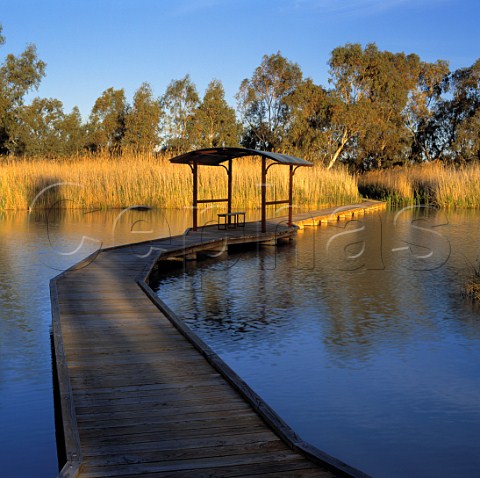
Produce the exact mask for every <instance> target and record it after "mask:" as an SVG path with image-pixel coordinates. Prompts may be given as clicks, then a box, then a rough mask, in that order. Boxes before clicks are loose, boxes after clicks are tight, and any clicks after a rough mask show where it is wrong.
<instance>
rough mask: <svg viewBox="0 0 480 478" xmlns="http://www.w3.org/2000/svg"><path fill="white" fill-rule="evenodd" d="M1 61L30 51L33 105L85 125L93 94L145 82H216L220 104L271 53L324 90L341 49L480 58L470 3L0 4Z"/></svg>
mask: <svg viewBox="0 0 480 478" xmlns="http://www.w3.org/2000/svg"><path fill="white" fill-rule="evenodd" d="M0 23H1V24H2V25H3V33H4V36H5V37H6V39H7V42H6V44H5V45H3V47H0V59H2V60H3V58H4V57H5V55H6V54H7V53H14V54H19V53H20V52H21V51H22V50H23V49H24V48H25V46H26V45H27V44H28V43H34V44H36V45H37V49H38V55H39V57H40V58H41V59H42V60H44V61H45V62H46V63H47V70H46V78H44V79H43V81H42V84H41V87H40V89H39V90H38V92H36V93H35V95H38V96H42V97H53V98H57V99H59V100H61V101H62V102H63V104H64V107H65V111H66V112H69V111H70V110H71V108H72V107H73V106H75V105H77V106H78V107H79V108H80V111H81V113H82V116H83V118H84V119H87V117H88V115H89V113H90V110H91V108H92V106H93V104H94V102H95V100H96V98H98V97H99V96H100V95H101V93H102V92H103V91H104V90H105V89H107V88H109V87H114V88H124V89H125V92H126V95H127V99H128V101H131V99H132V96H133V93H134V92H135V90H136V89H137V88H138V87H139V86H140V84H141V83H142V82H144V81H147V82H149V83H150V84H151V85H152V88H153V91H154V94H155V95H156V96H160V95H162V94H163V93H164V92H165V88H166V87H167V85H168V83H169V82H170V81H171V80H172V79H180V78H182V77H183V76H184V75H185V74H186V73H189V74H190V76H191V78H192V80H193V82H194V83H195V84H196V86H197V88H198V90H199V93H200V94H201V95H203V93H204V90H205V88H206V86H207V85H208V83H209V82H210V80H212V79H214V78H216V79H219V80H221V81H222V83H223V85H224V87H225V90H226V95H227V101H228V102H229V103H230V104H231V105H232V106H236V102H235V99H234V96H235V93H236V92H237V91H238V88H239V86H240V82H241V81H242V79H243V78H246V77H251V75H252V73H253V71H254V69H255V68H256V67H257V66H258V65H259V64H260V62H261V60H262V56H263V55H264V54H272V53H276V52H277V51H280V52H281V53H282V54H283V55H284V56H286V57H287V58H288V59H289V60H291V61H294V62H296V63H298V64H299V65H300V67H301V69H302V71H303V72H304V74H305V76H309V77H311V78H313V80H314V81H315V82H317V83H320V84H322V85H324V86H326V85H327V81H328V66H327V61H328V59H329V56H330V52H331V51H332V50H333V49H334V48H335V47H337V46H340V45H344V44H345V43H348V42H350V43H361V44H362V45H365V44H367V43H371V42H375V43H376V44H377V45H378V47H379V48H380V49H381V50H389V51H392V52H400V51H403V52H405V53H417V54H418V55H419V56H420V58H421V59H422V60H425V61H436V60H437V59H443V60H447V61H448V62H449V64H450V67H451V69H456V68H459V67H464V66H470V65H471V64H472V63H473V62H474V61H475V60H476V59H477V58H479V57H480V48H479V47H480V41H479V40H480V27H479V24H480V1H479V0H276V1H266V0H82V1H72V0H43V1H33V0H0Z"/></svg>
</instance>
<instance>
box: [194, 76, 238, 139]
mask: <svg viewBox="0 0 480 478" xmlns="http://www.w3.org/2000/svg"><path fill="white" fill-rule="evenodd" d="M240 134H241V127H240V125H239V123H238V122H237V118H236V116H235V110H234V109H233V108H232V107H231V106H229V105H228V103H227V101H226V100H225V90H224V89H223V85H222V83H221V82H220V81H219V80H212V81H211V82H210V84H209V85H208V87H207V89H206V90H205V94H204V96H203V99H202V101H201V103H200V106H199V107H198V108H197V110H196V112H195V115H194V126H193V139H194V141H195V147H198V148H215V147H220V146H238V145H239V141H240Z"/></svg>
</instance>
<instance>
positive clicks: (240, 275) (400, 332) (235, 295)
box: [159, 215, 480, 360]
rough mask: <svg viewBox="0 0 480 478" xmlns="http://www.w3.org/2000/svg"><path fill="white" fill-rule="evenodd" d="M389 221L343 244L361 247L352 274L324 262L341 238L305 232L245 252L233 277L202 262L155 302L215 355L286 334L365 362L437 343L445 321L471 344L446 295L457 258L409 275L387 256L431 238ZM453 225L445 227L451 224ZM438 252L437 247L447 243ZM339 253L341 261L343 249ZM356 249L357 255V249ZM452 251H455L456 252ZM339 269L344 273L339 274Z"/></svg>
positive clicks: (460, 313)
mask: <svg viewBox="0 0 480 478" xmlns="http://www.w3.org/2000/svg"><path fill="white" fill-rule="evenodd" d="M430 219H431V220H432V222H431V224H432V225H436V224H437V222H438V221H437V219H435V218H430ZM430 219H429V220H430ZM392 221H393V215H386V216H384V217H382V220H381V221H380V220H379V217H377V216H367V217H366V218H365V224H366V227H365V229H364V230H363V231H360V232H358V231H356V232H355V234H352V235H351V236H344V237H345V238H347V242H348V241H350V242H349V243H352V242H355V243H359V242H360V241H365V253H364V254H363V255H362V256H361V257H359V258H358V259H355V260H354V261H353V262H352V263H350V264H347V263H346V262H345V258H342V259H341V260H340V261H339V260H338V257H337V258H336V257H333V255H332V257H330V256H327V255H326V254H325V249H326V244H327V242H328V241H329V239H330V238H331V237H332V236H333V235H334V234H337V233H338V232H339V229H338V228H333V227H327V228H324V227H322V228H320V229H316V230H305V232H303V233H302V234H301V235H300V236H299V238H298V240H297V242H296V247H284V248H277V249H275V248H268V249H262V250H261V251H260V252H259V253H258V254H257V253H256V252H251V253H245V252H243V253H242V254H241V255H240V256H239V258H240V259H239V261H238V263H235V266H234V267H231V268H229V267H228V261H230V262H231V263H234V261H233V260H231V258H229V259H227V263H225V262H222V261H219V262H216V263H214V264H203V265H202V263H201V262H200V263H198V265H197V266H196V267H195V268H194V269H193V270H192V271H190V272H189V275H188V279H186V283H187V284H189V285H188V287H187V289H186V290H184V289H182V290H174V289H175V286H174V285H173V284H174V282H170V285H168V287H166V288H164V287H163V286H161V288H160V292H159V295H160V297H162V298H166V300H167V301H169V302H170V304H171V307H172V308H173V309H174V310H177V311H178V312H179V313H181V315H182V316H185V317H187V319H188V320H189V322H190V324H191V325H192V326H193V327H195V329H196V330H197V331H198V332H199V333H201V334H203V335H206V336H207V337H208V340H212V341H213V343H214V344H215V347H216V346H217V345H218V347H221V348H225V347H235V342H236V341H238V340H243V339H245V340H246V342H245V343H246V344H247V342H248V343H251V344H252V345H254V344H256V343H260V342H262V343H267V344H270V347H275V346H279V344H281V343H282V341H283V340H285V338H286V337H288V335H289V334H293V333H295V334H302V333H308V334H311V333H315V330H316V331H317V332H318V337H319V341H321V342H323V344H324V345H325V347H326V350H327V351H328V353H329V354H331V355H332V357H334V358H336V359H341V360H346V359H348V360H350V359H353V360H367V359H368V358H369V357H370V356H371V355H372V354H373V353H375V350H379V349H380V348H382V349H385V348H387V349H388V348H389V347H401V346H402V344H406V343H407V342H408V341H410V340H411V339H412V337H414V338H415V340H417V339H419V340H420V337H421V340H435V339H436V338H438V337H439V335H440V334H441V333H442V323H441V322H442V320H441V318H442V317H443V316H445V317H446V316H452V315H453V314H454V321H455V323H456V324H458V331H459V333H461V334H465V335H471V334H472V333H473V334H479V333H480V321H477V322H475V324H473V323H472V324H471V326H470V327H461V324H462V323H467V322H468V321H469V320H470V319H471V311H469V310H467V309H465V308H463V307H462V303H461V300H462V299H461V298H459V297H457V296H456V295H455V293H454V292H453V293H452V282H453V280H454V278H455V274H457V275H458V269H457V265H458V264H457V263H456V262H455V261H454V259H455V257H453V258H452V260H453V261H454V262H453V263H451V262H450V261H449V262H448V263H447V265H446V266H444V267H442V268H441V269H438V270H432V271H417V270H411V269H412V267H411V266H412V259H411V258H405V256H401V255H400V254H399V253H398V252H392V250H393V249H395V248H398V247H399V246H400V245H402V244H404V241H408V242H411V243H417V244H423V243H422V242H421V241H424V242H425V240H426V239H425V238H427V240H428V239H429V238H430V237H434V238H435V236H434V235H430V236H429V235H428V233H425V232H424V231H423V232H422V231H418V230H415V229H413V230H412V229H409V223H408V221H407V222H406V223H405V224H401V225H399V226H397V228H393V224H392ZM436 221H437V222H436ZM455 221H456V220H455V219H454V218H450V223H451V224H455ZM457 222H459V223H460V226H459V227H451V226H447V228H448V230H447V228H446V229H445V235H446V237H447V238H448V239H449V240H450V242H451V243H452V244H453V246H452V247H453V248H455V244H456V243H457V240H458V239H459V238H460V239H462V240H463V237H464V236H465V235H467V236H468V234H469V233H468V232H467V231H470V230H471V229H472V224H473V222H472V221H471V220H470V219H468V220H464V219H463V218H460V219H458V220H457ZM425 224H427V225H425ZM463 224H465V228H463ZM423 226H424V227H428V223H424V224H423ZM355 229H359V228H358V225H357V226H355ZM438 230H439V229H438ZM419 233H420V234H424V235H423V236H419V235H418V234H419ZM313 234H315V245H316V249H315V251H313V249H312V242H311V238H312V236H313ZM442 234H443V230H442ZM476 234H477V233H476ZM477 235H480V233H478V234H477ZM440 242H441V244H440V245H441V246H442V247H443V246H444V245H445V240H444V239H441V241H440ZM337 245H338V246H339V250H341V251H344V248H343V245H344V244H342V243H340V242H339V243H338V244H337ZM426 245H429V243H428V242H427V243H426ZM430 246H432V247H436V246H435V244H430ZM355 247H357V250H359V247H360V246H358V244H357V246H355ZM460 247H461V248H462V250H463V247H464V244H463V243H462V244H461V245H460ZM354 252H355V251H354ZM400 252H402V251H400ZM407 252H408V251H407ZM402 253H403V254H405V252H402ZM349 254H352V251H351V250H350V251H349ZM410 254H411V253H410ZM312 256H314V257H312ZM437 258H438V256H437ZM437 258H435V257H434V259H435V261H436V260H437ZM235 259H236V258H235ZM414 260H415V261H416V260H417V259H415V258H414ZM355 261H356V262H355ZM457 262H458V261H457ZM310 265H313V267H310ZM339 265H341V266H345V265H350V266H352V267H349V268H346V270H345V267H339ZM379 265H380V266H382V267H383V269H382V267H378V266H379ZM357 266H360V267H357ZM193 271H196V272H193ZM180 304H181V306H180ZM192 304H194V310H193V311H192V308H191V306H192ZM453 311H454V312H453Z"/></svg>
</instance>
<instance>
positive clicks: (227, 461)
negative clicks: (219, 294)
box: [51, 203, 382, 478]
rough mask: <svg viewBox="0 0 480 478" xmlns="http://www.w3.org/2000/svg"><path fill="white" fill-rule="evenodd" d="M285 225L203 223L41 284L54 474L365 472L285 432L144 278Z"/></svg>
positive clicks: (277, 235)
mask: <svg viewBox="0 0 480 478" xmlns="http://www.w3.org/2000/svg"><path fill="white" fill-rule="evenodd" d="M378 207H382V204H379V203H368V204H362V205H360V206H358V207H357V206H352V209H351V212H356V213H358V212H360V211H361V210H364V209H367V210H368V209H369V208H378ZM351 212H349V213H347V216H348V214H351ZM315 214H316V215H315V216H314V215H313V214H310V215H309V216H308V218H307V219H303V220H305V221H307V222H306V224H309V222H308V221H310V220H312V218H317V219H318V218H320V217H321V214H320V213H318V214H317V213H315ZM329 214H331V211H330V212H329ZM335 214H336V213H335ZM330 218H332V216H330ZM298 219H299V221H301V220H302V218H301V217H299V218H298ZM315 220H316V219H315ZM295 232H296V228H294V227H286V226H284V225H282V224H281V221H272V222H271V223H269V228H268V230H267V233H265V234H261V233H259V232H258V224H257V223H250V224H248V223H247V225H246V227H245V229H243V228H239V229H237V230H227V231H218V230H217V229H216V227H209V228H205V229H203V230H200V231H197V232H193V231H191V232H190V233H188V234H186V235H183V236H176V237H173V238H166V239H159V240H157V241H150V242H147V243H143V244H141V245H135V246H131V245H128V246H122V247H116V248H111V249H106V250H103V251H101V252H100V253H98V254H97V255H93V256H92V257H90V258H87V259H85V260H84V261H82V262H80V263H79V264H77V265H75V266H74V267H72V268H71V269H69V270H68V271H66V272H64V273H62V274H60V275H59V276H57V277H56V278H55V279H53V280H52V281H51V299H52V316H53V334H54V346H55V356H56V367H57V377H58V383H59V395H60V404H61V412H62V420H63V431H64V435H65V446H66V455H67V456H66V458H67V462H66V464H65V466H64V467H63V469H62V470H61V472H60V474H59V476H62V477H67V476H72V477H73V476H79V477H82V478H93V477H114V476H122V477H124V478H128V477H134V476H147V477H149V478H155V477H195V478H196V477H207V476H208V477H241V476H244V477H256V476H262V477H267V476H271V477H313V476H315V477H331V476H339V475H340V474H346V475H351V476H365V475H363V474H362V473H361V472H359V471H358V470H355V469H353V468H351V467H349V466H348V465H346V464H344V463H341V462H340V461H338V460H336V459H335V458H333V457H331V456H328V455H326V454H325V453H323V452H321V451H320V450H317V449H315V448H314V447H312V446H310V445H309V444H307V443H304V442H303V441H302V440H301V439H300V438H299V437H298V436H296V435H295V433H294V432H293V431H292V430H291V429H289V428H288V426H286V425H285V424H284V423H283V421H282V420H281V419H280V418H279V417H278V416H276V415H275V413H274V412H273V411H272V410H271V409H270V408H269V407H268V405H267V404H265V403H264V402H262V400H261V399H260V398H259V397H258V396H257V395H256V394H255V393H254V392H253V391H252V390H251V389H250V388H249V387H248V385H247V384H245V383H244V382H243V381H242V380H241V378H240V377H238V376H236V374H235V373H234V372H233V371H232V370H231V369H229V367H228V366H227V365H226V364H225V363H223V362H222V361H221V360H220V358H219V357H218V356H217V355H216V354H215V353H214V352H213V351H212V350H211V349H209V347H208V346H207V345H206V344H204V343H203V342H202V341H201V340H200V339H199V338H198V337H196V336H195V335H194V334H193V333H192V332H191V331H190V330H189V329H188V328H187V327H186V326H185V325H184V324H183V323H182V322H181V321H180V320H179V319H178V318H176V317H175V314H174V313H173V312H171V311H169V310H168V309H167V308H166V307H165V306H164V304H162V303H161V301H160V300H159V299H158V298H157V297H156V295H155V294H154V293H153V291H152V290H151V289H150V288H149V287H148V285H147V283H146V280H147V278H148V275H149V273H150V271H151V269H152V267H153V266H154V265H155V264H156V262H157V260H158V258H159V257H160V256H162V255H163V256H165V255H178V256H190V255H192V254H196V253H198V252H199V251H202V250H203V251H210V250H215V251H221V250H222V248H225V247H226V246H227V245H231V244H238V243H244V242H268V241H272V240H277V239H286V238H289V237H291V236H292V235H294V234H295Z"/></svg>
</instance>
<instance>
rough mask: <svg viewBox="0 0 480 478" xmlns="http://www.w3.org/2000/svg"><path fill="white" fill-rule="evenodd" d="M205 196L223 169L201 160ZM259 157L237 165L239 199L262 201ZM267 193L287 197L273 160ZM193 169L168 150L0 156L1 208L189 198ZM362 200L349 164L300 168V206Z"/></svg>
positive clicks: (179, 204) (252, 203)
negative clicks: (155, 153)
mask: <svg viewBox="0 0 480 478" xmlns="http://www.w3.org/2000/svg"><path fill="white" fill-rule="evenodd" d="M199 171H200V174H199V196H200V197H201V198H204V199H206V198H225V197H226V196H227V180H226V174H225V170H224V169H223V168H216V167H206V166H205V167H200V168H199ZM260 182H261V178H260V162H259V161H258V160H255V159H252V158H241V159H238V160H236V161H234V165H233V203H234V204H233V207H235V208H245V209H253V208H256V207H258V206H259V204H260ZM267 182H268V199H270V200H274V199H286V198H287V197H288V189H287V188H288V169H287V168H286V167H282V166H274V167H272V168H270V169H269V171H268V175H267ZM191 191H192V174H191V172H190V168H189V167H188V166H187V165H178V164H171V163H170V162H169V161H168V158H165V157H159V158H157V157H155V156H153V155H152V156H148V155H147V156H145V155H142V156H135V155H124V156H123V157H119V158H110V157H108V156H95V157H83V158H75V159H69V158H66V159H63V160H57V161H52V160H46V159H42V158H40V159H32V160H7V159H4V160H3V161H2V160H0V210H9V209H17V210H20V209H28V208H30V207H34V208H47V207H59V208H99V209H108V208H124V207H129V206H137V205H146V206H150V207H156V208H184V207H188V206H190V205H191V200H192V196H191V195H192V192H191ZM358 200H359V195H358V188H357V182H356V179H355V178H354V177H352V176H351V175H349V174H348V173H347V171H346V170H344V169H338V170H334V171H327V170H326V169H325V168H324V167H322V166H315V167H313V168H300V169H299V170H298V171H297V172H296V173H295V190H294V202H295V204H296V205H298V206H299V207H317V206H321V205H338V204H344V203H350V202H354V201H358Z"/></svg>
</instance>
